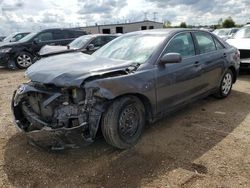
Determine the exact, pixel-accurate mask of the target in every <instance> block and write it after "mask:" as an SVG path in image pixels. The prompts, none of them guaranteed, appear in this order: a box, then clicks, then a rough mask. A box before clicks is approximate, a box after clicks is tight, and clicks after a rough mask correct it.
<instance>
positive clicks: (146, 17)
mask: <svg viewBox="0 0 250 188" xmlns="http://www.w3.org/2000/svg"><path fill="white" fill-rule="evenodd" d="M146 20H148V12H144V21H146Z"/></svg>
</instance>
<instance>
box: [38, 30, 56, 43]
mask: <svg viewBox="0 0 250 188" xmlns="http://www.w3.org/2000/svg"><path fill="white" fill-rule="evenodd" d="M37 40H38V42H45V41H50V40H53V37H52V33H51V32H46V33H41V34H40V35H38V37H37Z"/></svg>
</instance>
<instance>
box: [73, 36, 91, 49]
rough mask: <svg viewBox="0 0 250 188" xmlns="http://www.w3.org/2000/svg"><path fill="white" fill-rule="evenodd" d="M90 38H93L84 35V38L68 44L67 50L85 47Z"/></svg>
mask: <svg viewBox="0 0 250 188" xmlns="http://www.w3.org/2000/svg"><path fill="white" fill-rule="evenodd" d="M92 37H93V36H91V35H85V36H81V37H78V38H77V39H75V40H73V41H72V42H71V43H70V44H69V48H70V49H80V48H82V47H83V46H85V45H86V44H87V43H88V41H89V40H90V39H91V38H92Z"/></svg>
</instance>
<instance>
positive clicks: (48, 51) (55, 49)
mask: <svg viewBox="0 0 250 188" xmlns="http://www.w3.org/2000/svg"><path fill="white" fill-rule="evenodd" d="M65 51H69V49H68V48H67V46H51V45H45V46H44V47H42V49H41V50H40V51H39V53H38V54H39V55H40V56H45V55H52V54H56V53H60V52H65Z"/></svg>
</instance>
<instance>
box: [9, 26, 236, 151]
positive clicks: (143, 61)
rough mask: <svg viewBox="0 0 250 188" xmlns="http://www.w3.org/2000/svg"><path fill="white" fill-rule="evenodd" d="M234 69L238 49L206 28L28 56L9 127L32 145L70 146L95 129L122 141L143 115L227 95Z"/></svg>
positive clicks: (89, 138) (129, 142)
mask: <svg viewBox="0 0 250 188" xmlns="http://www.w3.org/2000/svg"><path fill="white" fill-rule="evenodd" d="M238 70H239V52H238V50H237V49H236V48H234V47H232V46H230V45H228V44H227V43H226V42H224V41H223V40H222V39H219V38H218V37H216V36H215V35H213V34H211V33H209V32H206V31H199V30H191V29H190V30H185V29H160V30H148V31H139V32H133V33H128V34H125V35H123V36H121V37H119V38H117V39H115V40H113V41H111V42H110V43H108V44H106V45H105V46H103V47H102V48H100V49H99V50H97V51H96V52H95V53H94V54H92V55H91V56H90V55H87V54H84V53H80V52H77V53H67V54H60V55H55V56H51V57H48V58H44V59H41V60H40V61H38V62H37V63H35V64H33V65H32V66H31V67H29V69H28V70H27V71H26V76H27V77H28V78H29V79H30V80H31V81H30V82H29V83H26V84H23V85H21V86H20V87H19V88H18V89H17V91H15V93H14V95H13V100H12V110H13V114H14V117H15V123H16V125H17V127H18V128H19V129H20V130H22V131H23V132H25V133H27V135H28V137H29V138H30V139H31V141H32V142H33V143H36V144H37V145H40V146H44V147H45V146H46V147H49V148H51V147H52V148H54V149H62V148H65V147H74V146H75V144H76V143H78V142H79V143H92V142H93V141H94V140H95V138H96V136H97V135H98V133H102V134H103V136H104V138H105V140H106V141H107V142H108V143H109V144H111V145H113V146H115V147H117V148H121V149H126V148H129V147H132V146H133V145H134V144H136V142H137V141H138V139H139V137H140V136H141V134H142V132H143V128H144V125H145V123H146V122H151V123H152V122H154V121H155V120H157V119H159V118H161V117H163V116H164V115H166V114H168V113H169V112H173V111H175V110H176V109H179V108H180V107H182V106H183V105H186V104H187V103H190V102H193V101H194V100H197V99H199V98H203V97H206V96H208V95H211V94H213V95H216V97H218V98H225V97H227V96H228V95H229V94H230V92H231V89H232V86H233V83H235V82H236V79H237V76H238Z"/></svg>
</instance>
